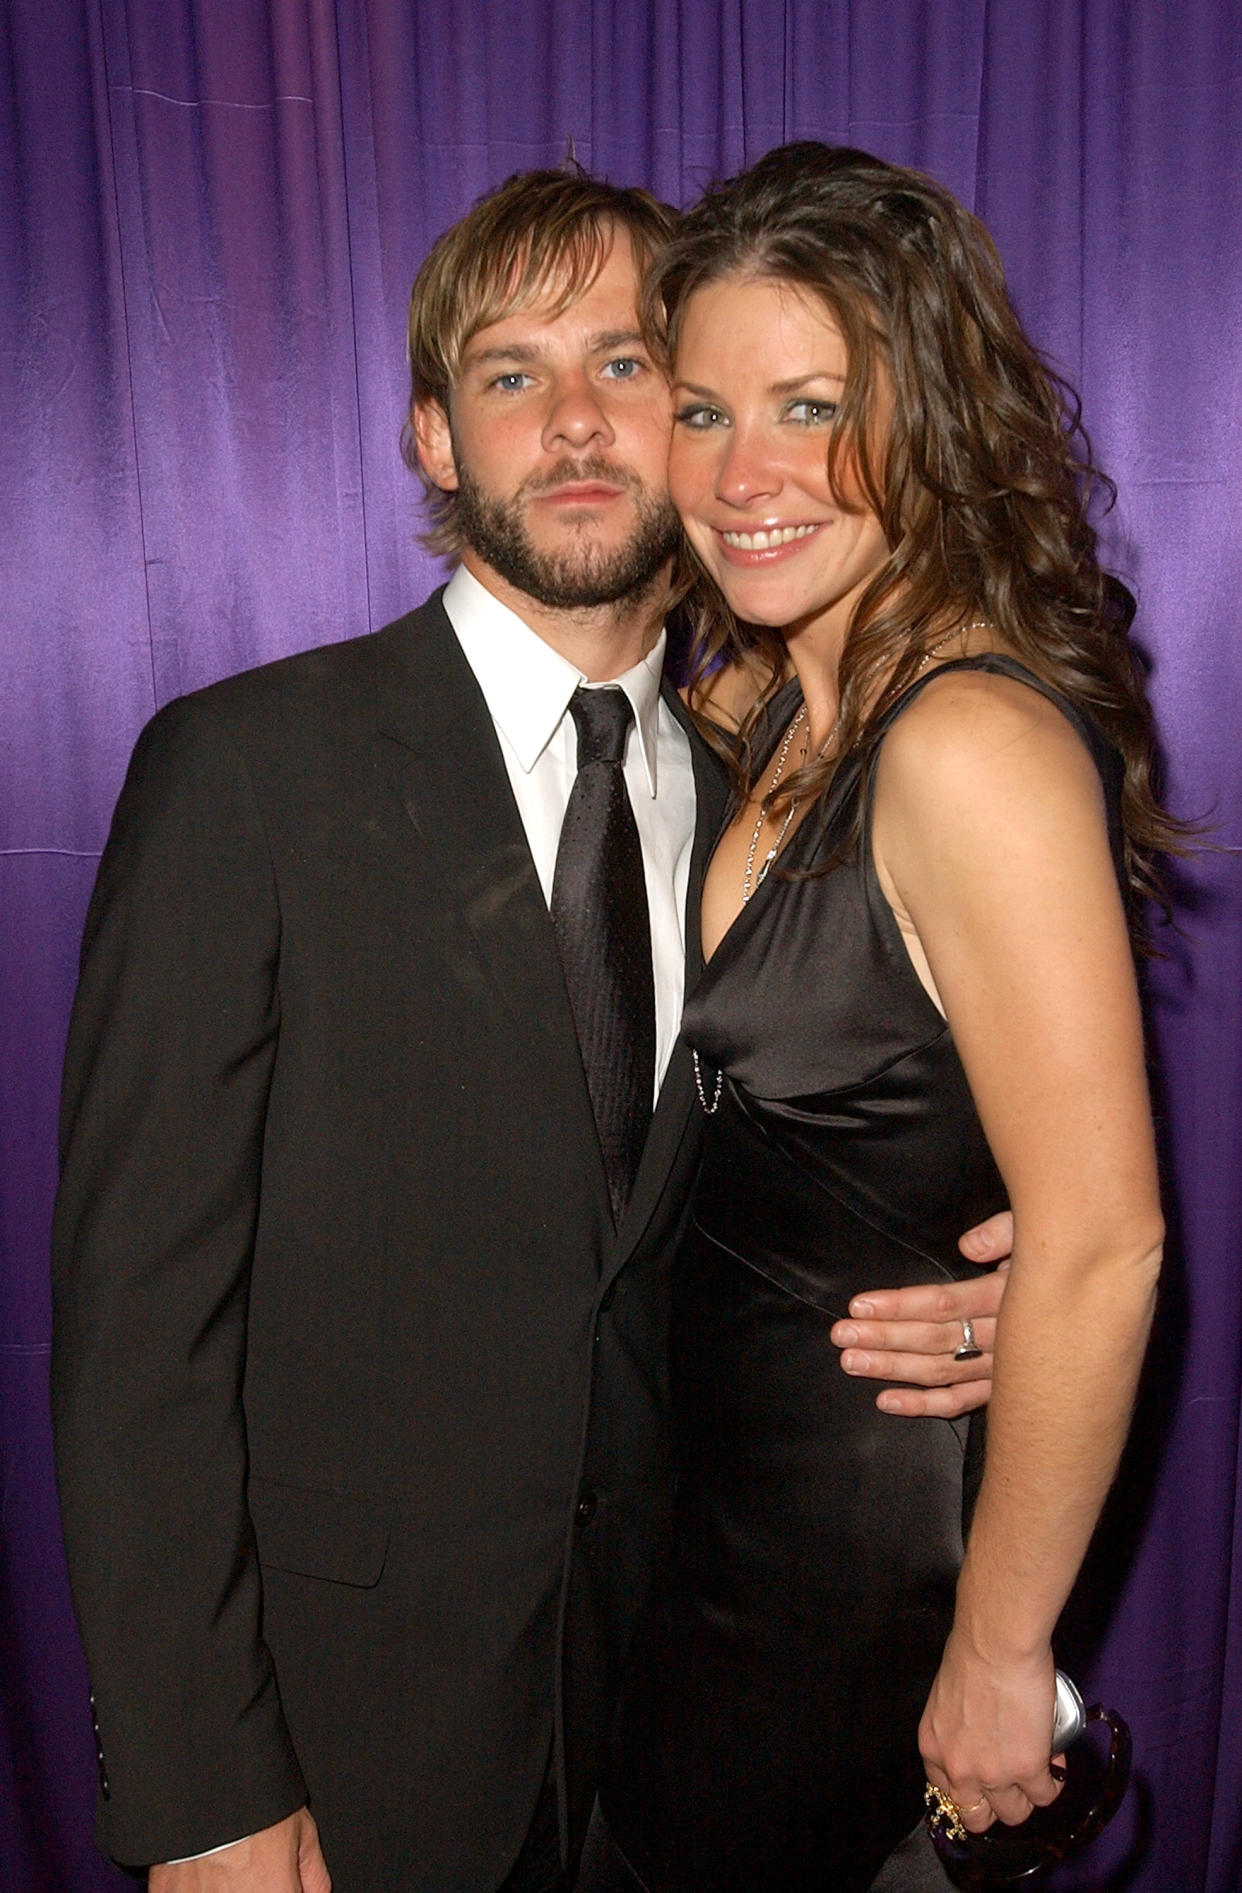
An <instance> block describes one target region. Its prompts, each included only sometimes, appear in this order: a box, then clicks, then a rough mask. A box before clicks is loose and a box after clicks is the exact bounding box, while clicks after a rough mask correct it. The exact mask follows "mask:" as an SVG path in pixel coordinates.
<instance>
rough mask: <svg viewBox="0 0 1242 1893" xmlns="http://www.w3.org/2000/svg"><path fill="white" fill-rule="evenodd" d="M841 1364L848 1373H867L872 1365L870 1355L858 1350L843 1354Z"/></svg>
mask: <svg viewBox="0 0 1242 1893" xmlns="http://www.w3.org/2000/svg"><path fill="white" fill-rule="evenodd" d="M841 1365H842V1367H843V1368H844V1369H845V1371H846V1373H847V1374H865V1373H866V1371H867V1369H868V1367H869V1366H870V1365H871V1361H870V1357H869V1356H868V1355H866V1354H859V1353H857V1352H856V1351H855V1352H853V1353H849V1354H843V1355H842V1356H841Z"/></svg>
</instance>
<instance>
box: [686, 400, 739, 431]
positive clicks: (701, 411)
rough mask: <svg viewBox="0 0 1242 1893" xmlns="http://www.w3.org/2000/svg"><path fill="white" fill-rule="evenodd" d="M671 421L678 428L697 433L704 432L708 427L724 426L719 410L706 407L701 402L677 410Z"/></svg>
mask: <svg viewBox="0 0 1242 1893" xmlns="http://www.w3.org/2000/svg"><path fill="white" fill-rule="evenodd" d="M673 419H674V421H676V423H677V425H678V426H679V427H690V428H694V429H695V430H696V431H698V432H705V431H706V430H707V428H709V427H724V426H725V424H726V420H725V416H724V414H723V413H722V412H721V410H720V409H719V408H713V407H708V406H707V405H706V404H705V403H703V402H701V401H696V402H692V403H690V404H689V405H688V406H686V407H681V408H678V409H677V412H676V413H675V414H674V416H673Z"/></svg>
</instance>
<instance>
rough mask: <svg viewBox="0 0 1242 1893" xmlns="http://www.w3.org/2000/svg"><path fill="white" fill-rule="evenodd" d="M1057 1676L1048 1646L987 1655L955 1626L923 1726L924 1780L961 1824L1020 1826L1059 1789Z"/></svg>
mask: <svg viewBox="0 0 1242 1893" xmlns="http://www.w3.org/2000/svg"><path fill="white" fill-rule="evenodd" d="M1055 1696H1056V1675H1055V1669H1054V1665H1053V1661H1052V1651H1051V1649H1050V1648H1049V1646H1048V1645H1047V1644H1045V1645H1044V1646H1043V1648H1042V1649H1040V1650H1039V1651H1038V1652H1037V1653H1036V1654H1035V1655H1033V1656H1024V1657H1006V1658H1005V1659H1004V1660H1003V1661H996V1660H995V1659H993V1660H988V1659H987V1658H985V1657H984V1656H982V1655H981V1654H980V1653H979V1652H978V1651H977V1650H975V1649H974V1648H973V1647H972V1645H971V1643H970V1640H969V1638H968V1637H967V1635H966V1634H965V1633H964V1632H963V1631H962V1630H961V1629H960V1628H955V1629H954V1630H953V1632H952V1634H951V1635H950V1637H949V1640H948V1642H947V1643H946V1645H945V1649H944V1656H943V1657H942V1659H941V1663H940V1670H939V1673H938V1674H937V1677H936V1680H935V1682H934V1683H933V1684H932V1690H931V1695H930V1696H929V1697H928V1699H927V1707H926V1709H924V1711H923V1719H922V1721H921V1723H920V1724H919V1747H920V1749H921V1750H922V1755H923V1763H924V1766H925V1767H926V1769H927V1779H928V1780H929V1781H930V1782H931V1783H932V1785H933V1786H934V1787H937V1788H940V1789H942V1790H943V1791H944V1793H945V1794H947V1795H948V1796H949V1797H950V1799H951V1800H952V1801H954V1802H955V1803H956V1805H957V1807H958V1809H959V1810H960V1813H961V1820H962V1825H963V1827H965V1828H966V1829H967V1830H968V1831H969V1832H970V1833H974V1834H981V1833H982V1832H983V1831H984V1829H985V1828H988V1827H990V1826H991V1825H992V1822H993V1820H1000V1821H1004V1822H1006V1823H1007V1824H1008V1825H1009V1826H1016V1825H1017V1823H1019V1822H1020V1821H1024V1820H1025V1819H1026V1818H1027V1816H1028V1815H1029V1814H1030V1812H1031V1810H1032V1808H1034V1807H1046V1806H1047V1805H1048V1803H1049V1802H1050V1801H1055V1799H1056V1797H1057V1795H1058V1794H1059V1793H1060V1791H1061V1787H1060V1783H1059V1782H1058V1781H1056V1780H1055V1779H1054V1777H1053V1775H1052V1773H1051V1771H1050V1769H1049V1766H1048V1764H1049V1760H1050V1759H1051V1746H1052V1723H1053V1717H1054V1713H1055Z"/></svg>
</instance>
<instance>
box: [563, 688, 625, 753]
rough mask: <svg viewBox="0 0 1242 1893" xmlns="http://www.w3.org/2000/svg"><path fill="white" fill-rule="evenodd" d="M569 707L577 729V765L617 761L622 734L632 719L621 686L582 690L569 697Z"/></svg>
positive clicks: (621, 748)
mask: <svg viewBox="0 0 1242 1893" xmlns="http://www.w3.org/2000/svg"><path fill="white" fill-rule="evenodd" d="M569 711H570V715H571V716H572V717H573V720H574V722H575V724H576V725H577V729H578V767H579V769H585V768H586V766H587V764H588V763H593V762H620V761H621V760H622V758H623V757H624V755H625V737H626V732H627V730H628V729H629V727H630V724H631V723H632V722H633V720H634V706H633V704H632V703H631V702H630V700H629V698H628V697H627V696H626V694H625V692H624V690H583V689H582V688H581V687H579V688H578V689H577V690H575V691H574V694H573V696H572V697H571V698H570V699H569Z"/></svg>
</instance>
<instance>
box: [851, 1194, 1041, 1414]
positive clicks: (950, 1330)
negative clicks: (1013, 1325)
mask: <svg viewBox="0 0 1242 1893" xmlns="http://www.w3.org/2000/svg"><path fill="white" fill-rule="evenodd" d="M958 1247H959V1248H960V1249H961V1251H962V1254H963V1255H964V1256H966V1257H967V1258H968V1259H969V1260H970V1261H971V1262H978V1263H980V1264H990V1263H993V1262H997V1261H999V1262H1000V1267H999V1268H998V1269H996V1270H995V1271H994V1272H993V1273H992V1274H990V1275H983V1276H980V1278H979V1280H978V1281H968V1282H944V1283H940V1284H939V1285H938V1286H935V1287H933V1286H931V1285H930V1284H929V1285H928V1286H927V1287H925V1288H889V1289H878V1290H876V1291H874V1292H873V1293H870V1294H868V1293H864V1294H862V1295H855V1297H854V1299H853V1301H851V1303H850V1318H849V1319H848V1320H846V1321H838V1322H836V1323H835V1324H834V1326H833V1329H832V1339H833V1340H834V1341H835V1342H836V1345H837V1346H838V1347H839V1348H843V1349H844V1350H845V1351H844V1352H843V1354H842V1356H841V1365H842V1367H843V1368H844V1369H845V1372H846V1373H847V1374H858V1375H860V1376H861V1377H863V1378H864V1379H869V1380H900V1381H911V1382H913V1383H914V1384H913V1386H910V1387H886V1388H885V1389H884V1391H883V1393H881V1394H879V1395H877V1397H876V1405H877V1406H878V1407H879V1408H880V1410H881V1411H882V1412H884V1413H901V1414H905V1415H908V1416H917V1415H921V1414H929V1413H930V1414H939V1415H941V1416H942V1417H945V1418H948V1419H952V1418H955V1417H956V1415H957V1414H959V1413H969V1412H970V1411H971V1409H972V1408H973V1407H981V1406H983V1405H984V1404H985V1402H986V1401H987V1399H988V1397H989V1396H990V1394H991V1392H992V1342H993V1340H994V1338H995V1335H996V1315H997V1312H998V1310H999V1308H1000V1305H1001V1302H1002V1300H1003V1299H1004V1294H1005V1276H1006V1270H1007V1268H1008V1262H1007V1260H1006V1259H1005V1258H1007V1257H1008V1256H1009V1254H1010V1252H1011V1251H1012V1249H1013V1217H1012V1216H1011V1215H1010V1213H1009V1211H1008V1210H1002V1211H1001V1213H1000V1215H999V1216H993V1217H991V1218H990V1219H989V1220H988V1221H987V1222H986V1223H980V1224H979V1226H978V1228H977V1229H968V1230H967V1232H966V1234H965V1235H964V1236H963V1237H962V1239H961V1241H960V1242H959V1244H958ZM963 1321H969V1322H970V1324H971V1326H972V1328H973V1329H974V1336H975V1345H976V1346H977V1347H980V1348H982V1350H983V1353H982V1355H981V1357H980V1358H979V1359H978V1360H974V1361H959V1360H955V1359H954V1354H955V1353H956V1351H957V1349H958V1348H959V1347H960V1346H961V1345H962V1334H963V1329H962V1323H963Z"/></svg>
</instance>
